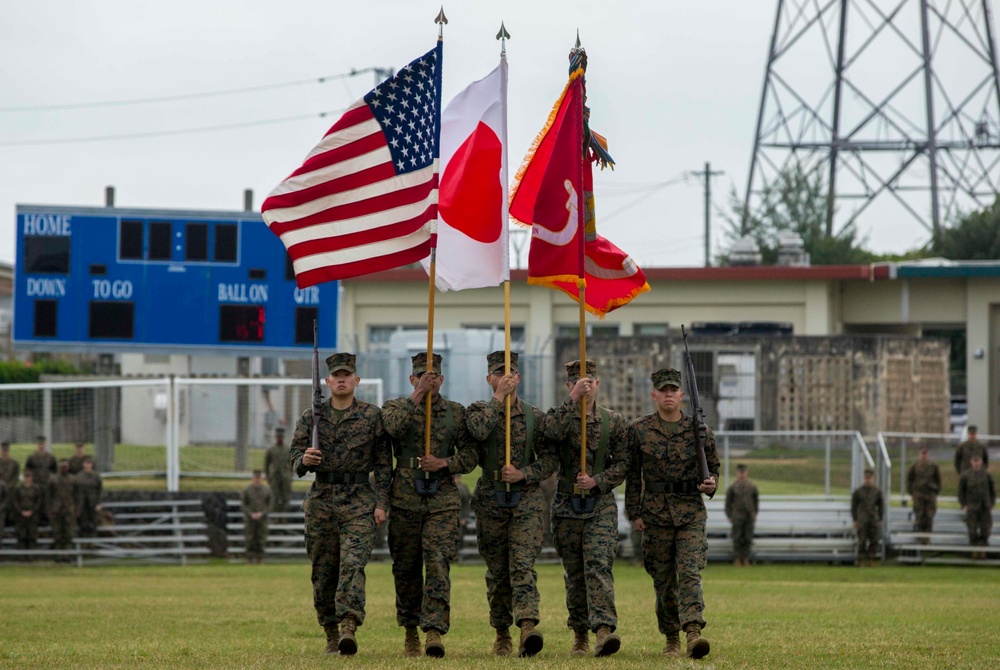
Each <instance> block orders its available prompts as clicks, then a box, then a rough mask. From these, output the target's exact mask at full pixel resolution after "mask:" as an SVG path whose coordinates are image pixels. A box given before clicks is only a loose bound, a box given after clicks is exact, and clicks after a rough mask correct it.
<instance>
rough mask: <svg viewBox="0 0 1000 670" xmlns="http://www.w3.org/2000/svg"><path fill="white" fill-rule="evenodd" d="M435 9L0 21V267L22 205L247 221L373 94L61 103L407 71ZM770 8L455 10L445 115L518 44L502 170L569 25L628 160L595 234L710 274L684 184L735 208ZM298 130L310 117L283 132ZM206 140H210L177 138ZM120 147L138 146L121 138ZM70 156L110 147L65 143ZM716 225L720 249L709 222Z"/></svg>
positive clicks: (535, 126)
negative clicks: (707, 178) (502, 41)
mask: <svg viewBox="0 0 1000 670" xmlns="http://www.w3.org/2000/svg"><path fill="white" fill-rule="evenodd" d="M439 4H440V3H439V2H423V1H419V0H366V1H365V2H343V1H342V0H341V1H336V0H284V1H283V2H280V3H278V2H264V1H262V0H225V1H216V0H212V1H206V0H197V1H193V0H173V1H172V2H169V3H162V2H161V3H153V2H139V1H136V0H100V1H98V0H74V1H70V0H48V1H46V2H11V3H5V6H4V11H3V14H4V16H3V20H2V21H0V62H3V63H4V65H3V67H2V68H0V260H3V261H7V262H12V261H13V260H14V234H15V233H14V221H15V205H16V204H49V205H81V206H100V205H102V204H103V202H104V188H105V186H107V185H114V186H115V187H116V189H117V202H116V204H117V206H119V207H144V208H152V207H155V208H171V209H222V210H232V209H240V208H241V207H242V199H243V190H244V189H245V188H252V189H253V190H254V191H255V207H259V205H260V202H261V201H262V199H263V198H264V196H266V194H267V193H268V192H269V191H270V189H271V188H273V187H274V186H275V185H276V184H277V183H278V182H279V181H280V180H281V179H283V178H284V177H285V176H286V175H287V174H288V173H289V172H291V171H292V170H293V169H295V168H296V167H297V166H298V165H299V164H300V163H301V161H302V159H303V158H304V157H305V155H306V153H307V152H308V151H309V150H310V149H311V148H312V146H313V145H314V144H315V143H316V142H317V141H318V140H319V138H320V137H321V136H322V135H323V133H324V132H325V131H326V129H327V128H328V127H329V126H330V125H332V123H333V121H334V120H335V119H336V117H337V114H333V115H331V116H327V117H326V118H321V117H320V116H319V113H320V112H335V111H337V110H342V109H343V108H345V107H346V106H348V105H349V104H351V103H352V102H354V101H355V100H357V99H358V98H360V97H361V96H362V95H363V94H364V93H365V92H367V91H368V90H369V89H370V88H371V87H372V86H373V85H374V83H375V81H374V78H373V75H372V74H371V73H365V74H360V75H357V76H354V77H346V78H336V79H331V80H329V81H327V82H325V83H322V84H321V83H317V82H313V83H308V84H303V85H297V86H285V87H276V88H267V89H266V90H258V91H250V92H244V93H240V94H234V95H215V96H203V95H196V96H192V97H187V98H182V99H176V100H170V101H161V102H148V103H143V104H128V105H125V104H122V105H115V106H84V107H80V108H71V109H58V108H57V107H58V106H60V105H78V104H81V103H97V102H107V101H129V100H146V99H150V98H158V97H180V96H189V95H191V94H207V93H221V92H226V91H231V90H233V89H246V88H253V87H266V86H269V85H274V84H283V83H289V82H296V81H301V80H316V79H318V78H319V77H326V76H331V75H341V74H345V73H348V72H350V71H351V70H352V69H362V68H369V67H380V68H387V67H393V68H397V69H398V68H399V67H401V66H402V65H404V64H406V63H407V62H409V61H410V60H412V59H414V58H416V57H417V56H419V55H421V54H423V53H424V52H425V51H428V50H430V49H431V48H432V47H433V45H434V41H435V39H436V36H437V27H436V26H435V25H434V17H435V15H436V14H437V11H438V8H439ZM775 6H776V3H775V2H773V1H772V0H751V1H747V0H702V1H698V2H695V1H683V2H682V1H679V0H644V1H641V2H638V1H636V2H633V1H628V2H626V1H624V0H623V1H621V2H607V1H606V0H572V1H563V0H544V1H540V0H506V1H504V2H498V1H491V2H483V1H479V0H475V1H470V0H462V1H461V2H453V3H450V4H448V3H446V6H445V12H446V13H447V15H448V19H449V21H450V23H449V24H448V25H447V26H446V28H445V45H444V54H445V56H444V95H443V98H444V101H445V103H447V102H448V101H449V100H450V99H451V97H452V96H454V95H455V93H457V92H458V91H459V90H460V89H461V88H463V87H464V86H466V85H467V84H468V83H470V82H471V81H473V80H474V79H479V78H481V77H482V76H484V75H485V74H487V73H488V72H489V71H490V70H491V69H492V68H493V67H495V66H496V64H497V62H498V57H499V43H498V42H497V41H496V40H495V39H494V36H495V35H496V33H497V31H498V29H499V26H500V21H501V20H503V21H504V22H505V23H506V27H507V29H508V31H509V32H510V34H511V36H512V39H511V41H510V42H509V43H508V48H507V51H508V61H509V63H510V85H509V127H510V131H509V137H510V162H511V165H512V172H511V174H513V167H516V165H517V164H518V163H519V162H520V160H521V158H522V157H523V155H524V152H525V150H526V149H527V147H528V145H529V143H530V142H531V140H532V139H533V137H534V136H535V134H536V133H537V132H538V130H539V129H540V128H541V126H542V124H543V123H544V121H545V119H546V116H547V114H548V112H549V110H550V108H551V106H552V104H553V102H554V101H555V99H556V97H557V96H558V94H559V92H560V91H561V89H562V86H563V85H564V84H565V81H566V75H567V59H566V56H567V52H568V50H569V48H570V47H571V46H572V45H573V42H574V40H575V37H576V31H577V29H579V31H580V36H581V39H582V41H583V45H584V47H585V48H586V49H587V52H588V55H589V59H590V65H589V68H588V74H587V81H588V95H589V104H590V107H591V110H592V111H591V125H592V127H593V128H594V129H595V130H597V131H598V132H600V133H601V134H602V135H604V136H606V137H607V138H608V140H609V143H610V149H611V153H612V155H613V156H614V158H615V159H616V161H617V162H618V167H617V169H616V170H615V171H614V172H613V173H610V172H607V171H606V172H605V173H603V174H600V175H599V176H598V178H597V186H596V190H597V193H596V202H597V214H598V230H599V231H600V232H601V233H602V234H603V235H605V236H606V237H608V238H609V239H611V240H612V241H613V242H615V243H616V244H618V245H619V246H620V247H622V248H623V249H625V250H626V251H627V252H629V253H630V254H631V255H632V257H633V258H634V259H635V260H636V261H637V262H638V263H639V264H640V266H647V267H651V266H690V265H701V264H702V262H703V221H704V219H703V216H704V214H703V211H704V210H703V190H702V183H701V181H700V180H699V179H697V178H691V177H689V178H687V179H685V178H684V177H685V175H686V173H687V172H689V171H697V170H701V169H703V166H704V164H705V162H706V161H710V162H711V164H712V169H713V170H722V171H724V173H725V174H724V175H722V176H721V177H717V178H716V179H715V180H714V182H713V187H714V194H713V195H714V198H713V199H714V201H715V203H716V204H717V205H718V206H719V207H720V208H722V209H725V210H728V199H729V191H730V189H731V187H732V186H735V187H736V188H737V189H738V190H739V191H740V192H741V193H742V192H743V190H744V189H745V187H746V175H747V171H748V168H749V163H750V158H751V152H752V147H753V133H754V129H755V123H756V115H757V108H758V105H759V100H760V93H761V86H762V83H763V77H764V66H765V61H766V55H767V49H768V44H769V39H770V34H771V29H772V27H773V23H774V9H775ZM993 11H994V14H995V13H996V7H995V6H994V8H993ZM24 108H31V109H24ZM17 110H20V111H17ZM290 117H300V118H297V119H296V120H285V121H281V120H282V119H289V118H290ZM219 126H228V127H226V128H218V127H219ZM205 128H216V129H214V130H205V131H203V132H175V131H186V130H191V129H205ZM122 135H143V136H142V137H136V138H131V139H120V138H119V139H111V138H114V137H115V136H122ZM79 138H101V139H99V140H96V141H87V142H67V141H64V140H70V139H79ZM57 140H59V142H54V141H57ZM50 141H53V142H52V143H50ZM26 143H30V144H26ZM666 182H671V183H670V184H669V185H664V184H665V183H666ZM713 222H714V223H715V224H716V226H717V230H718V231H719V232H718V233H716V234H714V238H715V245H714V250H715V251H717V250H718V249H719V242H720V240H721V239H722V235H721V227H722V225H723V222H722V220H721V217H720V216H719V213H718V212H713ZM261 225H264V224H263V223H261ZM866 232H874V233H875V234H872V235H871V238H870V239H871V246H873V247H874V248H876V250H879V251H888V250H892V251H904V250H906V249H909V248H912V247H913V246H916V245H917V244H918V243H919V242H921V241H922V239H923V238H924V237H925V235H924V233H923V232H922V231H921V230H920V229H918V228H916V227H915V225H914V224H909V225H907V226H904V227H902V228H898V229H896V230H894V231H892V232H891V233H889V234H883V233H881V232H880V231H866ZM525 257H526V256H525Z"/></svg>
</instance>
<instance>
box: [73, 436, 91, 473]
mask: <svg viewBox="0 0 1000 670" xmlns="http://www.w3.org/2000/svg"><path fill="white" fill-rule="evenodd" d="M74 449H75V450H76V453H74V454H73V455H72V456H70V457H69V473H70V474H71V475H75V474H78V473H80V472H83V459H85V458H86V457H87V454H85V453H83V442H77V443H76V446H75V447H74Z"/></svg>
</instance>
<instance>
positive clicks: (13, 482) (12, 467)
mask: <svg viewBox="0 0 1000 670" xmlns="http://www.w3.org/2000/svg"><path fill="white" fill-rule="evenodd" d="M20 476H21V464H20V463H18V462H17V461H15V460H14V459H13V458H11V457H10V442H0V483H2V484H3V489H4V491H6V496H5V497H3V498H0V508H2V509H0V533H2V532H3V527H4V525H5V524H6V523H7V517H8V516H10V517H11V523H13V522H14V521H15V520H14V518H13V515H12V513H11V511H10V507H9V506H8V505H5V503H6V502H7V497H9V496H10V494H11V493H13V492H14V487H16V486H17V480H18V478H19V477H20Z"/></svg>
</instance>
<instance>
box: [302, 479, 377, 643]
mask: <svg viewBox="0 0 1000 670" xmlns="http://www.w3.org/2000/svg"><path fill="white" fill-rule="evenodd" d="M302 507H303V509H304V510H305V518H306V552H307V553H308V554H309V560H311V561H312V585H313V604H314V605H315V607H316V619H317V620H318V621H319V624H320V625H321V626H327V625H330V624H339V623H340V622H341V621H343V620H344V618H345V617H348V616H349V617H351V618H352V619H354V620H355V621H356V622H357V624H358V625H359V626H360V625H361V624H363V623H364V622H365V566H366V565H368V559H369V558H371V555H372V545H373V544H374V541H375V515H374V510H375V493H374V491H372V490H371V488H370V487H369V486H367V485H363V486H362V485H344V484H325V485H322V486H320V485H317V484H313V486H312V488H311V489H310V490H309V493H307V494H306V498H305V500H304V501H303V502H302Z"/></svg>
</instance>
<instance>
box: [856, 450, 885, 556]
mask: <svg viewBox="0 0 1000 670" xmlns="http://www.w3.org/2000/svg"><path fill="white" fill-rule="evenodd" d="M884 512H885V508H884V503H883V501H882V492H881V491H880V490H879V488H878V487H877V486H875V473H874V471H872V470H870V469H866V470H865V481H864V484H862V485H861V486H859V487H858V488H856V489H854V493H853V494H852V495H851V518H852V519H854V527H855V529H857V531H858V565H860V566H864V565H866V564H867V565H873V564H874V562H875V559H876V557H877V556H878V543H879V538H880V537H881V535H882V518H883V516H884Z"/></svg>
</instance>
